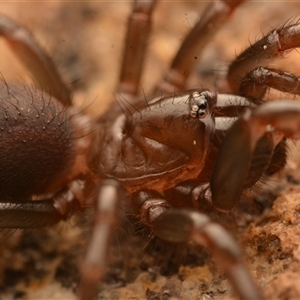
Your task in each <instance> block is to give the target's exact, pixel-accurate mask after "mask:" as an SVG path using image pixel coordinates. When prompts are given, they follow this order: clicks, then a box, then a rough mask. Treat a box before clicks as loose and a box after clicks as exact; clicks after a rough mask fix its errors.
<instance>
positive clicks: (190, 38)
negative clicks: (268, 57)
mask: <svg viewBox="0 0 300 300" xmlns="http://www.w3.org/2000/svg"><path fill="white" fill-rule="evenodd" d="M244 1H245V0H239V1H229V0H222V1H219V0H215V1H211V3H210V4H209V5H208V6H207V8H206V10H205V11H204V12H203V14H202V16H201V18H200V19H199V21H198V23H197V24H196V25H195V26H194V28H193V29H192V30H191V31H190V33H189V34H188V35H187V36H186V38H185V39H184V41H183V43H182V44H181V47H180V49H179V50H178V52H177V54H176V56H175V58H174V60H173V62H172V64H171V67H170V70H169V71H168V72H167V74H166V75H165V77H164V79H163V81H162V82H160V83H159V84H158V85H157V87H156V88H155V89H154V94H162V93H163V94H164V93H165V94H173V93H174V92H176V91H183V90H184V88H185V85H186V81H187V79H188V77H189V75H190V73H191V70H192V68H193V67H194V65H195V58H196V57H198V56H199V53H201V51H202V49H203V48H204V47H205V46H206V45H207V43H209V41H210V40H211V39H212V38H213V37H214V35H215V33H216V32H217V31H218V30H219V28H220V27H221V26H222V25H223V24H224V23H225V22H226V21H227V19H228V18H229V16H230V15H231V14H232V13H233V11H234V10H235V8H236V7H238V6H239V5H240V4H242V3H243V2H244Z"/></svg>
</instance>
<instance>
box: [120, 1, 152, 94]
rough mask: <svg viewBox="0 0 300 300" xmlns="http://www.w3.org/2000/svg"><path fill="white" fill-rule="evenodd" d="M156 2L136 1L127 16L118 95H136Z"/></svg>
mask: <svg viewBox="0 0 300 300" xmlns="http://www.w3.org/2000/svg"><path fill="white" fill-rule="evenodd" d="M156 2H157V1H156V0H152V1H141V0H136V1H135V3H134V6H133V10H132V12H131V15H130V16H129V20H128V26H127V34H126V40H125V48H124V50H123V62H122V68H121V72H120V78H119V87H118V89H117V91H118V94H121V95H122V96H123V97H126V99H132V98H134V97H135V96H137V94H138V89H139V83H140V77H141V73H142V67H143V61H144V56H145V52H146V46H147V40H148V36H149V32H150V28H151V17H152V12H153V10H154V7H155V4H156Z"/></svg>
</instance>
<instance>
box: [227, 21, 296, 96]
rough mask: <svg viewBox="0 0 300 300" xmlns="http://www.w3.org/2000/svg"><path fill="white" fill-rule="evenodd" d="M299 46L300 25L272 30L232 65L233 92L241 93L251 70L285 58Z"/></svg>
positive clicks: (229, 77)
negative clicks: (276, 59) (275, 59)
mask: <svg viewBox="0 0 300 300" xmlns="http://www.w3.org/2000/svg"><path fill="white" fill-rule="evenodd" d="M299 46H300V24H292V25H289V26H286V27H282V28H279V29H275V30H272V31H271V32H270V33H269V34H267V35H266V36H265V37H264V38H262V39H261V40H259V41H257V42H256V43H254V44H253V45H252V46H251V47H249V48H247V49H246V50H245V51H244V52H242V53H241V54H240V55H239V56H238V57H237V58H236V60H235V61H233V63H232V64H231V65H230V67H229V70H228V75H227V80H228V83H229V85H230V87H231V91H232V92H234V93H238V92H239V90H240V87H241V83H242V81H243V78H244V77H245V75H246V74H248V73H249V72H250V71H251V70H254V69H256V68H257V67H260V66H264V65H266V64H267V63H268V62H270V61H271V60H274V58H280V57H283V56H284V55H285V54H286V53H287V52H288V50H292V49H294V48H297V47H299ZM274 81H275V80H274Z"/></svg>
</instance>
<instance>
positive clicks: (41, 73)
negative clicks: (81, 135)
mask: <svg viewBox="0 0 300 300" xmlns="http://www.w3.org/2000/svg"><path fill="white" fill-rule="evenodd" d="M0 35H1V36H3V37H4V38H5V40H6V42H7V43H8V45H9V46H10V48H11V50H12V52H13V53H15V55H16V56H17V57H18V58H19V59H20V61H21V62H22V63H23V64H24V65H25V66H26V67H27V68H28V70H30V72H31V73H32V75H33V78H34V79H35V83H36V84H37V85H38V86H39V87H40V88H41V89H42V90H45V91H47V92H48V93H49V94H50V95H52V96H54V97H55V98H56V99H58V100H60V101H61V102H62V103H63V104H64V105H67V106H69V105H71V104H72V103H71V92H70V91H69V89H68V88H67V86H66V85H65V83H64V82H63V80H62V79H61V77H60V75H59V74H58V72H57V70H56V69H55V67H54V65H53V63H52V61H51V59H50V57H49V56H48V55H47V54H46V53H45V51H44V50H43V49H42V48H41V47H40V45H39V44H38V43H37V42H36V41H35V39H34V37H33V36H32V35H31V33H30V32H29V31H28V30H27V29H25V28H24V27H22V26H20V25H18V24H17V23H15V22H14V21H12V20H11V19H9V18H7V17H5V16H3V15H0Z"/></svg>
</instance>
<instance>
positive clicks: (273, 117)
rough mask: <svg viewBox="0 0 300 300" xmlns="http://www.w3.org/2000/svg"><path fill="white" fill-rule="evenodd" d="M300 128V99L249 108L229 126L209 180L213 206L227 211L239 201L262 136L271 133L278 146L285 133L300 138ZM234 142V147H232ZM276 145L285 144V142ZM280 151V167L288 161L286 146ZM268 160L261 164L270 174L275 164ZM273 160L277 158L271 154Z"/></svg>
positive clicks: (290, 136)
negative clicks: (299, 101) (271, 165)
mask: <svg viewBox="0 0 300 300" xmlns="http://www.w3.org/2000/svg"><path fill="white" fill-rule="evenodd" d="M299 132H300V104H299V103H296V102H293V101H272V102H267V103H264V104H262V105H261V106H258V107H257V108H255V109H254V110H253V111H252V112H251V111H250V110H249V111H248V112H246V113H245V114H244V116H243V117H242V118H240V119H238V120H237V121H236V122H235V123H234V124H233V125H232V126H231V128H230V129H229V131H228V135H227V137H226V138H225V141H224V144H223V146H222V148H221V150H220V153H219V156H218V158H217V161H216V164H215V166H214V170H213V173H212V178H211V181H210V187H211V199H212V200H211V201H212V205H213V207H214V208H216V209H217V210H220V211H223V212H228V211H230V210H232V208H233V207H235V205H236V204H237V203H238V201H239V198H240V195H241V193H242V190H243V188H244V187H245V185H249V184H248V182H247V181H248V180H249V179H248V178H249V170H251V161H252V158H253V155H254V153H255V151H256V147H258V145H259V142H260V140H261V139H262V137H264V136H265V135H267V136H268V135H269V134H271V135H272V139H273V145H274V146H273V147H276V146H277V145H280V143H281V140H282V139H283V138H284V137H287V138H293V139H298V138H300V134H299ZM233 144H234V145H235V147H232V145H233ZM277 147H279V149H280V147H281V148H282V144H281V145H280V146H277ZM258 148H259V147H258ZM279 153H281V154H280V156H281V155H283V157H281V160H282V162H281V163H280V166H279V168H280V167H282V166H283V165H284V162H285V155H284V149H281V150H280V151H279ZM269 160H270V157H269V158H268V157H267V160H265V161H264V165H263V168H262V171H263V170H264V169H265V170H266V173H267V174H268V173H270V174H271V173H273V171H274V170H273V169H272V167H270V168H268V165H269V164H268V162H269ZM271 161H274V160H273V159H272V158H271ZM252 169H253V168H252ZM250 182H251V178H250Z"/></svg>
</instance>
